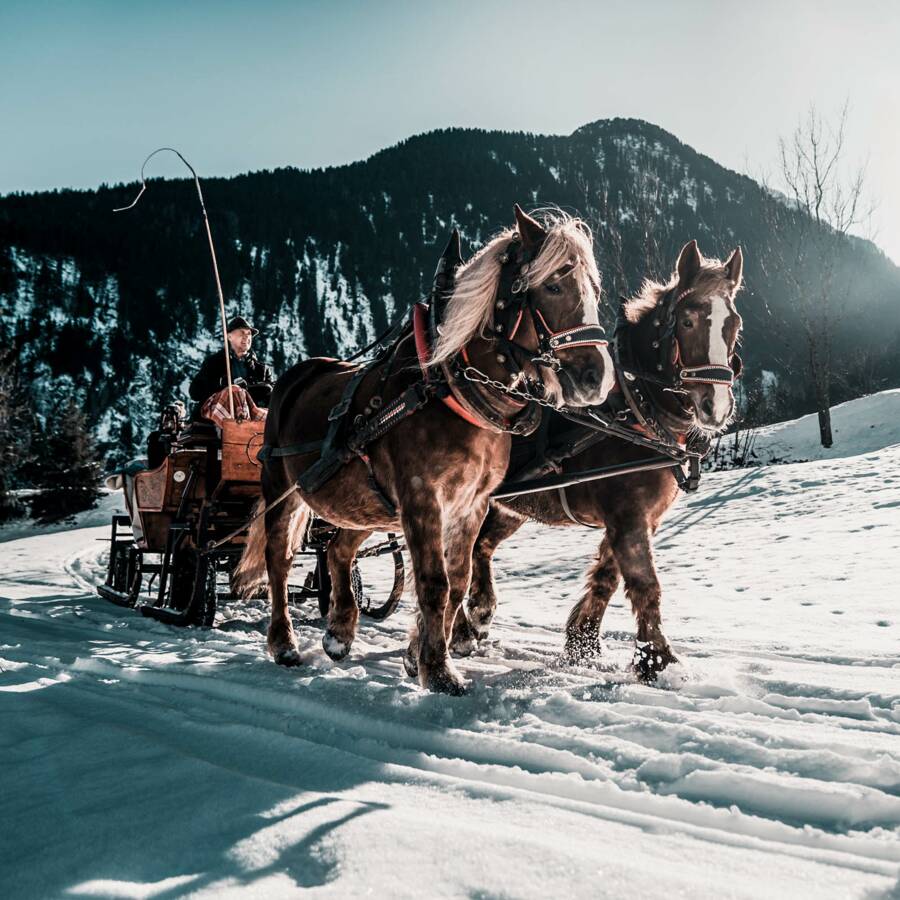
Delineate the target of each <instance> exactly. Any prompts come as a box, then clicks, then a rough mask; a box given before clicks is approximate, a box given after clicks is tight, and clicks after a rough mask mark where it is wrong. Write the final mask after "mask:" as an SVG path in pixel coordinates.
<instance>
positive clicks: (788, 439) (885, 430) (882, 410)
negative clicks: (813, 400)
mask: <svg viewBox="0 0 900 900" xmlns="http://www.w3.org/2000/svg"><path fill="white" fill-rule="evenodd" d="M831 428H832V434H833V437H834V445H833V446H832V447H830V448H829V449H827V450H826V449H825V448H824V447H823V446H822V444H821V442H820V440H819V417H818V415H817V414H815V413H813V414H811V415H808V416H803V417H802V418H800V419H793V420H792V421H789V422H778V423H777V424H775V425H766V426H764V427H763V428H758V429H757V430H756V441H755V443H754V445H753V448H754V450H755V452H756V454H757V459H758V460H759V461H760V462H786V461H794V462H799V461H803V460H810V459H839V458H841V457H844V456H856V455H857V454H859V453H870V452H871V451H873V450H879V449H881V448H882V447H890V446H893V445H895V444H900V388H897V389H895V390H892V391H881V392H880V393H878V394H871V395H869V396H867V397H859V398H858V399H856V400H849V401H847V402H846V403H840V404H838V405H837V406H833V407H832V408H831Z"/></svg>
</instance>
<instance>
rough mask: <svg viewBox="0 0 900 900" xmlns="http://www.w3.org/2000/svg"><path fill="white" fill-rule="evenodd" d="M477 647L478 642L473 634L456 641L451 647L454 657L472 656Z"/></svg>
mask: <svg viewBox="0 0 900 900" xmlns="http://www.w3.org/2000/svg"><path fill="white" fill-rule="evenodd" d="M477 647H478V641H477V640H476V639H475V635H474V634H473V635H469V636H467V637H464V638H461V639H460V640H457V641H454V642H453V643H452V644H451V645H450V652H451V653H452V654H453V655H454V656H471V655H472V654H473V653H474V652H475V650H476V648H477Z"/></svg>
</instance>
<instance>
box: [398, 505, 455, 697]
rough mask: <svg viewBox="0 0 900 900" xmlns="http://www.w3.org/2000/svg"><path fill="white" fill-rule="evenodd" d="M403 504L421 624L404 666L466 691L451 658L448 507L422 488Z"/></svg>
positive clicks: (428, 683)
mask: <svg viewBox="0 0 900 900" xmlns="http://www.w3.org/2000/svg"><path fill="white" fill-rule="evenodd" d="M401 504H402V505H401V512H400V521H401V523H402V525H403V535H404V537H405V538H406V547H407V549H408V550H409V556H410V560H411V561H412V567H413V576H414V578H415V584H416V595H417V597H418V600H419V612H418V616H417V624H416V626H414V628H413V630H412V632H411V634H410V645H409V648H408V649H407V651H406V655H405V657H404V665H405V666H406V671H407V672H409V673H410V674H411V675H413V674H416V673H417V674H418V677H419V683H420V684H421V685H422V687H425V688H428V689H429V690H432V691H439V692H442V693H446V694H462V693H464V692H465V686H464V683H463V680H462V677H461V676H460V674H459V673H458V672H457V671H456V669H455V668H454V666H453V663H452V661H451V659H450V653H449V651H448V649H447V637H446V634H445V631H444V616H445V615H446V613H447V606H448V604H449V599H450V579H449V577H448V574H447V566H446V562H445V560H444V546H443V529H442V525H443V515H442V513H443V511H442V509H441V505H440V503H439V502H438V500H437V498H436V497H435V496H434V495H433V494H426V492H425V491H422V490H419V491H418V492H417V493H416V494H414V495H413V496H412V497H410V498H409V500H408V501H407V502H406V503H402V501H401Z"/></svg>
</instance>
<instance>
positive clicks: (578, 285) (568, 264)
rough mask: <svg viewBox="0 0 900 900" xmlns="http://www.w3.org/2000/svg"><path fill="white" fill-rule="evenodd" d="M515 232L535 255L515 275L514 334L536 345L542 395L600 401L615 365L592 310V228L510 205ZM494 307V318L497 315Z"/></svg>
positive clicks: (560, 400)
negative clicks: (520, 296)
mask: <svg viewBox="0 0 900 900" xmlns="http://www.w3.org/2000/svg"><path fill="white" fill-rule="evenodd" d="M515 214H516V232H517V234H518V236H519V238H520V239H521V245H522V248H523V250H524V251H525V252H526V253H528V254H532V255H533V261H532V262H531V263H529V264H528V266H527V268H526V269H525V271H523V272H522V274H521V275H520V278H521V279H522V280H523V281H522V287H523V289H524V291H525V298H524V303H523V305H522V310H523V311H526V312H530V315H520V316H519V318H518V321H517V326H518V327H517V331H516V336H517V339H518V340H519V342H520V343H522V344H523V345H524V346H527V347H529V348H534V350H535V355H534V358H533V362H535V363H536V364H537V365H538V366H540V367H541V368H542V369H543V381H544V387H545V390H546V393H547V396H548V397H549V398H550V399H552V400H555V401H556V402H557V405H559V406H563V405H565V406H592V405H594V404H599V403H602V402H603V401H604V400H605V399H606V395H607V394H608V393H609V392H610V390H612V387H613V385H614V384H615V370H614V367H613V362H612V357H611V356H610V353H609V349H608V346H607V342H606V341H605V340H604V338H603V329H602V328H601V327H600V319H599V317H598V309H597V307H598V304H599V303H600V273H599V272H598V270H597V263H596V260H595V259H594V248H593V237H592V235H591V231H590V228H588V226H587V225H586V224H585V223H584V222H582V221H581V220H580V219H574V218H572V217H570V216H565V215H562V214H560V213H549V214H547V215H546V216H545V217H544V222H543V223H541V222H538V221H537V220H536V219H535V218H533V217H531V216H529V215H527V214H526V213H524V212H522V210H521V209H520V208H519V206H518V205H516V208H515ZM499 312H500V311H499V310H498V311H497V312H495V319H497V318H498V313H499Z"/></svg>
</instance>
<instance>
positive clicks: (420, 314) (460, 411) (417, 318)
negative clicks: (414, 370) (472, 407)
mask: <svg viewBox="0 0 900 900" xmlns="http://www.w3.org/2000/svg"><path fill="white" fill-rule="evenodd" d="M427 315H428V307H427V306H425V304H424V303H417V304H416V305H415V306H414V307H413V336H414V337H415V340H416V356H417V357H418V358H419V366H420V367H421V369H422V374H423V375H424V376H425V380H426V381H428V380H429V372H428V362H429V360H430V359H431V348H430V347H429V346H428V336H427V328H426V324H425V322H426V316H427ZM441 400H443V402H444V404H445V405H446V406H447V407H449V408H450V409H452V410H453V412H455V413H456V414H457V415H458V416H459V417H460V418H461V419H465V421H466V422H468V423H469V424H470V425H474V426H475V427H476V428H484V429H486V430H489V431H494V430H495V429H494V428H493V427H492V426H491V425H490V424H489V423H488V422H485V421H484V420H483V419H479V418H476V417H475V416H473V415H472V414H471V413H470V412H469V411H468V410H467V409H465V408H464V407H463V406H462V404H460V403H459V402H458V401H457V400H456V398H455V397H453V396H452V395H450V394H448V395H447V396H446V397H441Z"/></svg>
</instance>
